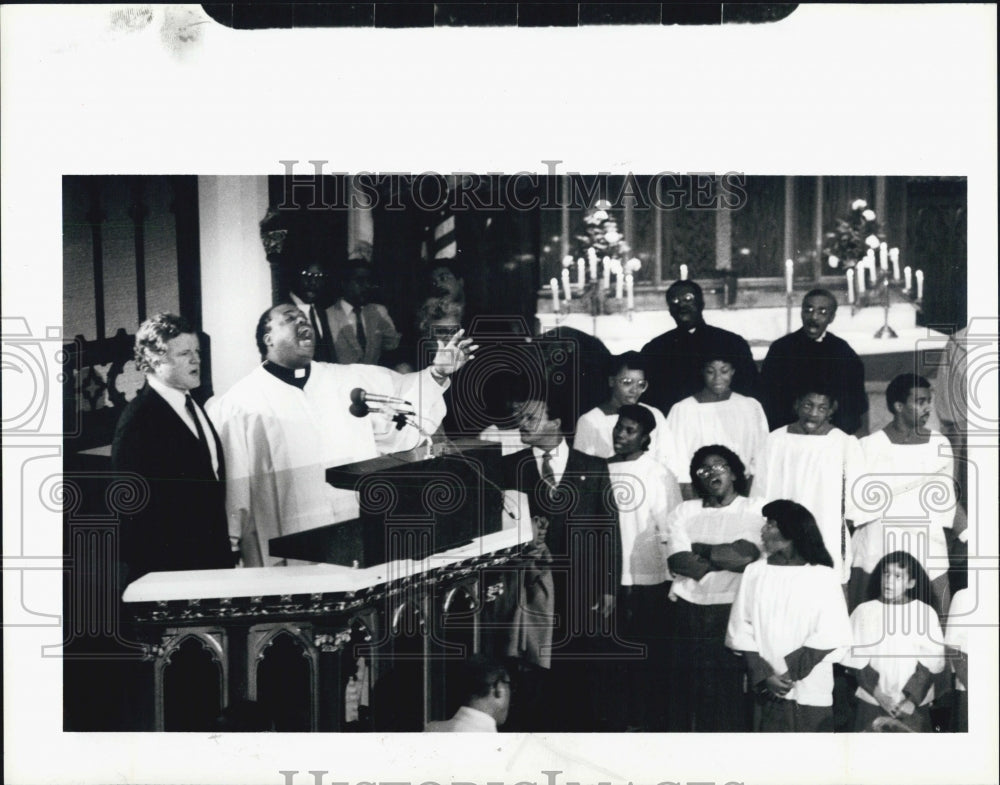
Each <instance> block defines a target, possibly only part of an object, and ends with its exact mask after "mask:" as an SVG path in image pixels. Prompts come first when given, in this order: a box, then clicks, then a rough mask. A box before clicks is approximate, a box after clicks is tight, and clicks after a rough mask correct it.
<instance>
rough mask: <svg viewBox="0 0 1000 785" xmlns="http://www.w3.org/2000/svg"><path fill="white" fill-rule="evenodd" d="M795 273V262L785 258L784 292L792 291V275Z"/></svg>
mask: <svg viewBox="0 0 1000 785" xmlns="http://www.w3.org/2000/svg"><path fill="white" fill-rule="evenodd" d="M794 274H795V262H793V261H792V260H791V259H786V260H785V292H786V294H791V293H792V277H793V275H794Z"/></svg>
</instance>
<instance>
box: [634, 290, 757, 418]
mask: <svg viewBox="0 0 1000 785" xmlns="http://www.w3.org/2000/svg"><path fill="white" fill-rule="evenodd" d="M667 308H669V309H670V315H671V316H672V317H673V318H674V321H675V322H676V323H677V327H676V328H674V329H673V330H670V331H668V332H665V333H663V334H662V335H658V336H657V337H656V338H654V339H653V340H651V341H650V342H649V343H647V344H646V345H645V346H643V347H642V356H643V359H645V360H646V376H647V381H648V382H649V392H647V393H646V397H645V399H644V400H645V402H646V403H648V404H650V405H651V406H656V407H657V408H659V409H660V411H662V412H663V413H664V414H665V415H666V414H669V412H670V408H671V407H672V406H673V405H674V404H675V403H677V402H678V401H682V400H684V399H685V398H687V397H688V396H689V395H694V394H695V393H696V392H698V390H700V389H702V388H703V387H704V386H705V380H704V379H703V377H702V369H703V368H704V367H705V362H706V360H714V359H718V358H719V357H727V358H728V359H729V362H730V363H731V364H732V365H733V368H734V369H735V374H734V375H733V382H732V386H731V389H732V390H733V392H738V393H740V394H741V395H747V396H750V397H753V398H757V397H758V394H757V366H756V365H755V364H754V360H753V355H752V354H751V353H750V345H749V344H748V343H747V342H746V341H745V340H744V339H743V338H742V337H741V336H739V335H737V334H736V333H731V332H729V330H723V329H721V328H720V327H713V326H712V325H710V324H705V320H704V318H702V311H704V310H705V298H704V296H703V295H702V292H701V287H700V286H698V284H696V283H695V282H694V281H674V283H672V284H671V285H670V288H669V289H667ZM709 355H711V356H709Z"/></svg>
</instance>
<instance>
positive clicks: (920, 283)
mask: <svg viewBox="0 0 1000 785" xmlns="http://www.w3.org/2000/svg"><path fill="white" fill-rule="evenodd" d="M914 275H916V276H917V299H918V300H923V299H924V271H923V270H917V272H916V273H914Z"/></svg>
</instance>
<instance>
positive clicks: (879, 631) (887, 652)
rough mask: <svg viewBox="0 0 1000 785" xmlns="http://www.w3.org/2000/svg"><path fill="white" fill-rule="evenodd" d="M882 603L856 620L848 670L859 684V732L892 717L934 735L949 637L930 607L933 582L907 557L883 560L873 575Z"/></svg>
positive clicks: (869, 605) (868, 606)
mask: <svg viewBox="0 0 1000 785" xmlns="http://www.w3.org/2000/svg"><path fill="white" fill-rule="evenodd" d="M872 593H873V594H877V597H878V598H877V599H872V600H870V601H868V602H865V603H862V604H861V605H859V606H858V607H857V608H855V609H854V613H852V614H851V629H852V631H853V635H854V646H853V647H852V649H851V657H850V660H849V661H848V662H847V664H848V665H849V666H850V667H852V668H854V669H855V671H856V675H857V679H858V691H857V697H858V705H857V711H856V714H855V721H854V730H856V731H864V730H868V729H870V728H871V727H872V723H873V722H874V721H875V720H876V719H878V718H879V717H891V718H893V719H895V720H898V721H899V722H902V723H903V724H904V725H906V726H907V727H908V728H909V729H910V730H912V731H918V732H928V731H930V730H932V725H931V715H930V703H931V701H932V700H934V675H935V674H939V673H941V672H942V671H943V670H944V665H945V648H944V635H943V633H942V632H941V624H940V622H939V621H938V615H937V613H936V612H935V610H934V609H933V608H932V607H931V606H930V605H929V604H928V603H927V600H929V599H930V582H929V581H928V579H927V573H926V572H924V569H923V567H921V566H920V563H919V562H918V561H917V560H916V558H914V557H913V556H912V555H911V554H909V553H907V552H906V551H893V552H892V553H890V554H888V555H886V556H884V557H883V558H882V559H881V560H880V561H879V563H878V566H877V567H876V568H875V572H874V573H873V574H872Z"/></svg>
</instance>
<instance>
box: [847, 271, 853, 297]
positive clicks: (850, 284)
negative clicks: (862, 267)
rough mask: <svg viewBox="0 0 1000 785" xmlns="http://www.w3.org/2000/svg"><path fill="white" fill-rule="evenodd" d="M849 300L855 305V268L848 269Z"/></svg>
mask: <svg viewBox="0 0 1000 785" xmlns="http://www.w3.org/2000/svg"><path fill="white" fill-rule="evenodd" d="M847 302H848V304H849V305H854V270H848V271H847Z"/></svg>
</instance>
